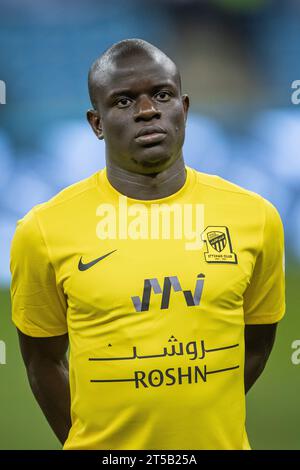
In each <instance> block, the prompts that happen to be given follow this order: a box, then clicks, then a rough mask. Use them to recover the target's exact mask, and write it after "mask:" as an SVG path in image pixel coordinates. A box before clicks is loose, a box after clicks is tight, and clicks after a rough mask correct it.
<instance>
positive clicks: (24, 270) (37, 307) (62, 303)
mask: <svg viewBox="0 0 300 470" xmlns="http://www.w3.org/2000/svg"><path fill="white" fill-rule="evenodd" d="M36 217H37V216H36V214H35V212H34V210H32V211H30V212H29V213H28V214H27V215H26V216H25V217H24V218H23V219H21V220H20V221H19V222H18V224H17V229H16V231H15V234H14V238H13V241H12V245H11V259H10V269H11V275H12V279H11V302H12V321H13V323H14V324H15V325H16V326H17V328H18V329H19V330H20V331H22V333H24V334H26V335H28V336H33V337H48V336H59V335H63V334H65V333H66V332H67V321H66V310H67V302H66V299H65V296H64V293H63V290H62V288H61V287H59V286H58V285H57V283H56V277H55V271H54V267H53V265H52V263H51V261H50V259H49V252H48V249H47V246H46V243H45V240H44V238H43V236H42V233H41V231H40V227H39V225H38V221H37V218H36Z"/></svg>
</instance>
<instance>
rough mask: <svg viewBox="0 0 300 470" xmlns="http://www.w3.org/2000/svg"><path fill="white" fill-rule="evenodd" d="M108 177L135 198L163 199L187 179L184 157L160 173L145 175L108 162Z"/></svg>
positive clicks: (123, 192) (175, 190) (116, 186)
mask: <svg viewBox="0 0 300 470" xmlns="http://www.w3.org/2000/svg"><path fill="white" fill-rule="evenodd" d="M106 171H107V178H108V181H109V182H110V184H111V185H112V186H113V187H114V188H115V189H116V190H117V191H119V192H120V193H121V194H124V195H125V196H127V197H130V198H133V199H141V200H151V199H161V198H164V197H167V196H170V195H171V194H174V193H176V192H177V191H179V189H180V188H182V186H183V185H184V183H185V180H186V170H185V165H184V161H183V158H182V156H181V158H179V159H178V160H176V161H175V162H174V164H173V165H172V166H170V167H169V168H167V169H166V170H163V171H161V172H160V173H153V174H150V175H143V174H139V173H133V172H131V171H127V170H124V169H122V168H120V167H118V166H116V165H115V164H114V163H113V162H107V165H106Z"/></svg>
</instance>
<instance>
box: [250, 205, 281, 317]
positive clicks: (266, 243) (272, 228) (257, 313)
mask: <svg viewBox="0 0 300 470" xmlns="http://www.w3.org/2000/svg"><path fill="white" fill-rule="evenodd" d="M263 201H264V213H265V216H264V226H263V235H262V243H261V248H260V250H259V253H258V255H257V258H256V263H255V267H254V270H253V274H252V278H251V280H250V284H249V286H248V288H247V290H246V292H245V294H244V318H245V324H249V325H251V324H270V323H277V322H278V321H279V320H280V319H281V318H282V317H283V315H284V313H285V267H284V231H283V226H282V222H281V219H280V216H279V214H278V212H277V210H276V209H275V207H274V206H273V205H272V204H271V203H269V202H268V201H266V200H263Z"/></svg>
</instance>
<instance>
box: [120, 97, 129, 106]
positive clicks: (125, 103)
mask: <svg viewBox="0 0 300 470" xmlns="http://www.w3.org/2000/svg"><path fill="white" fill-rule="evenodd" d="M130 103H131V100H130V99H129V98H125V97H124V98H120V99H118V101H117V106H118V108H127V106H130Z"/></svg>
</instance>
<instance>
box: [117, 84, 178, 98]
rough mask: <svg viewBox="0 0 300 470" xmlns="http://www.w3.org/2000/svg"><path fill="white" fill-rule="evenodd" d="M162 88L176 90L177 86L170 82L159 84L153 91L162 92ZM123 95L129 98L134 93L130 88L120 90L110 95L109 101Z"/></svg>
mask: <svg viewBox="0 0 300 470" xmlns="http://www.w3.org/2000/svg"><path fill="white" fill-rule="evenodd" d="M161 88H172V90H174V91H175V90H176V86H175V84H173V83H170V82H162V83H158V84H157V85H154V86H153V87H152V89H151V91H152V92H155V91H157V90H160V89H161ZM122 95H127V96H132V95H134V93H133V92H132V90H131V89H130V88H119V89H116V90H113V91H112V92H111V93H110V94H109V95H108V100H109V101H111V100H113V99H114V98H117V97H118V96H122Z"/></svg>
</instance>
